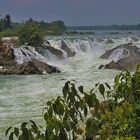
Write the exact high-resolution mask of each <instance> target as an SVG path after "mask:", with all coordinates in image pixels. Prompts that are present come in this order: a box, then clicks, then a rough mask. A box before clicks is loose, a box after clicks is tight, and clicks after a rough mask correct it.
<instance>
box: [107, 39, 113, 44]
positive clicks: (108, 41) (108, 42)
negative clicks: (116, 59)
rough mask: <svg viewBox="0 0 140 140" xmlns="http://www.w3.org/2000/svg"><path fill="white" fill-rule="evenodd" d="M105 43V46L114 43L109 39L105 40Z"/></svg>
mask: <svg viewBox="0 0 140 140" xmlns="http://www.w3.org/2000/svg"><path fill="white" fill-rule="evenodd" d="M105 43H106V44H112V43H114V42H113V40H112V39H109V38H108V39H107V40H106V42H105Z"/></svg>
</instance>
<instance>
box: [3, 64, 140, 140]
mask: <svg viewBox="0 0 140 140" xmlns="http://www.w3.org/2000/svg"><path fill="white" fill-rule="evenodd" d="M62 93H63V95H62V96H58V97H57V98H56V99H52V100H50V101H48V102H47V105H46V107H45V108H44V110H43V114H44V120H45V121H46V124H44V126H43V127H42V126H40V125H37V124H36V123H35V122H34V121H32V120H30V121H29V122H23V123H22V124H21V127H20V128H13V129H12V127H9V128H8V129H7V131H6V135H8V134H9V140H13V139H19V140H76V139H78V138H79V139H81V140H135V139H139V138H140V66H139V67H138V68H137V70H136V72H135V73H134V74H131V73H130V72H128V71H125V72H121V73H120V74H119V75H117V76H116V77H115V79H114V86H113V87H110V86H109V84H108V83H104V84H101V83H97V84H96V85H95V87H94V88H93V89H91V90H90V92H86V91H85V90H84V87H83V86H79V87H77V86H76V81H68V82H66V83H65V86H64V87H63V90H62ZM100 95H101V96H102V99H99V98H98V97H99V96H100Z"/></svg>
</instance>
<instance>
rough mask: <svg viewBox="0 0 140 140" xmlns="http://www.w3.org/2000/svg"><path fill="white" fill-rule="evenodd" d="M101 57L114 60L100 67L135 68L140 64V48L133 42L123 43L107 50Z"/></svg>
mask: <svg viewBox="0 0 140 140" xmlns="http://www.w3.org/2000/svg"><path fill="white" fill-rule="evenodd" d="M100 58H102V59H111V60H112V61H111V62H110V63H109V64H106V65H101V66H100V67H99V69H101V68H105V69H118V70H126V69H130V70H134V69H135V68H136V67H137V65H138V64H140V49H139V48H138V47H136V46H134V45H133V44H132V43H128V44H123V45H120V46H117V47H115V48H113V49H110V50H108V51H106V52H105V53H104V54H103V55H102V56H101V57H100Z"/></svg>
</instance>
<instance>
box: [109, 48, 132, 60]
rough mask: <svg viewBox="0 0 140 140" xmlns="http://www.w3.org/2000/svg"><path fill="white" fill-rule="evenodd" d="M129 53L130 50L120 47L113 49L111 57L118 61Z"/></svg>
mask: <svg viewBox="0 0 140 140" xmlns="http://www.w3.org/2000/svg"><path fill="white" fill-rule="evenodd" d="M129 54H130V50H128V49H126V48H118V49H116V50H114V51H113V53H112V54H111V55H110V56H109V59H111V60H114V61H118V60H120V59H123V58H126V57H127V56H129Z"/></svg>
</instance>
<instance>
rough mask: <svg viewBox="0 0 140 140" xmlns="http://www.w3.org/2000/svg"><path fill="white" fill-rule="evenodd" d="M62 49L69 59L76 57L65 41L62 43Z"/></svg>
mask: <svg viewBox="0 0 140 140" xmlns="http://www.w3.org/2000/svg"><path fill="white" fill-rule="evenodd" d="M61 49H62V50H64V51H65V52H66V53H67V56H68V57H73V56H75V51H72V50H71V49H70V48H69V47H68V46H67V44H66V43H65V42H64V41H63V40H62V41H61Z"/></svg>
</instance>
